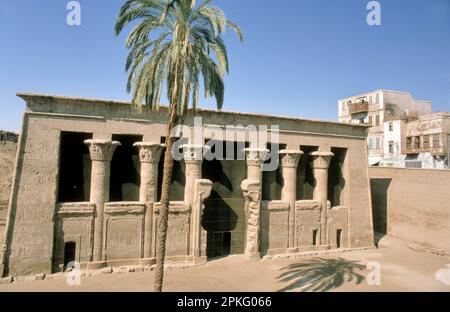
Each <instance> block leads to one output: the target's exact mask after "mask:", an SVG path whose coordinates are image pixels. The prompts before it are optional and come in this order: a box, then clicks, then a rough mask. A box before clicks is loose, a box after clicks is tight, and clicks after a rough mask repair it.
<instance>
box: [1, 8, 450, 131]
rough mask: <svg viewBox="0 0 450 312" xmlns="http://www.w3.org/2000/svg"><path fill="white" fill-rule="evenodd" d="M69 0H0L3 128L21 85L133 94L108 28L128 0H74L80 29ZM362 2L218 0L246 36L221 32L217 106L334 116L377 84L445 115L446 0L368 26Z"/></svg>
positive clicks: (15, 118)
mask: <svg viewBox="0 0 450 312" xmlns="http://www.w3.org/2000/svg"><path fill="white" fill-rule="evenodd" d="M68 2H69V1H68V0H0V38H1V39H0V53H1V54H0V128H3V129H8V130H19V128H20V122H21V118H22V113H23V110H24V103H23V102H22V100H21V99H19V98H17V97H16V96H15V94H16V92H18V91H27V92H36V93H45V94H59V95H69V96H82V97H94V98H105V99H118V100H129V99H130V96H129V95H128V94H126V92H125V81H126V78H127V75H126V73H125V71H124V62H125V57H126V54H127V51H126V49H125V48H124V39H125V34H123V35H121V36H120V37H116V36H115V35H114V32H113V25H114V22H115V18H116V16H117V13H118V10H119V8H120V6H121V4H122V3H123V0H79V2H80V4H81V14H82V16H81V17H82V20H81V23H82V24H81V26H79V27H70V26H68V25H67V24H66V15H67V13H68V11H67V10H66V4H67V3H68ZM368 2H369V1H368V0H277V1H269V0H215V1H214V4H215V5H218V6H220V7H221V8H222V9H223V10H224V11H225V13H226V14H227V17H228V18H229V19H232V20H233V21H235V22H237V23H238V24H239V25H240V26H241V27H242V29H243V31H244V34H245V43H244V44H240V43H239V41H238V40H237V39H236V38H235V36H233V35H232V33H231V32H229V33H227V35H226V42H227V45H228V49H229V58H230V63H231V64H230V65H231V67H230V75H229V76H228V77H227V78H226V94H225V107H224V109H226V110H237V111H244V112H259V113H269V114H279V115H288V116H299V117H305V118H313V119H328V120H336V119H337V104H336V101H337V99H339V98H343V97H346V96H350V95H354V94H359V93H362V92H366V91H372V90H375V89H379V88H384V89H390V90H401V91H409V92H411V93H412V95H413V96H414V97H415V98H418V99H426V100H431V101H433V109H434V110H436V111H438V110H439V111H450V0H422V1H419V0H384V1H383V0H381V1H379V2H380V3H381V8H382V11H381V13H382V25H381V26H368V25H367V23H366V16H367V14H368V11H367V10H366V5H367V3H368ZM201 106H202V107H208V108H212V107H214V102H213V101H211V100H208V101H206V100H203V101H202V104H201Z"/></svg>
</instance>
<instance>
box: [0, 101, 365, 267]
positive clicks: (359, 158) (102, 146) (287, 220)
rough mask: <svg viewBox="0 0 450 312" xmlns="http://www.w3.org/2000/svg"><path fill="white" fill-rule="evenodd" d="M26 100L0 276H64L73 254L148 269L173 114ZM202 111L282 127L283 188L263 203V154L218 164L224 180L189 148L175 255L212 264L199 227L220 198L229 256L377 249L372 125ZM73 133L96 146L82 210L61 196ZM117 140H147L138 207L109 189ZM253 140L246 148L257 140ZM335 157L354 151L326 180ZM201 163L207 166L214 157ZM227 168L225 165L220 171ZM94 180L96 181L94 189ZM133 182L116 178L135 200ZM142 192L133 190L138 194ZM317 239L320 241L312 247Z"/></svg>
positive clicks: (176, 210)
mask: <svg viewBox="0 0 450 312" xmlns="http://www.w3.org/2000/svg"><path fill="white" fill-rule="evenodd" d="M21 96H22V98H24V100H25V101H26V103H27V111H26V113H25V115H24V120H23V128H22V139H21V140H20V146H19V153H18V155H19V158H18V160H17V176H16V177H17V179H15V182H14V185H13V189H12V197H11V198H12V200H13V203H14V204H13V205H10V207H11V212H12V214H11V215H12V217H13V218H12V219H11V220H10V222H9V223H8V224H10V226H9V227H8V231H7V235H6V237H7V244H6V246H5V247H6V248H5V249H4V250H5V252H4V253H2V259H1V260H2V263H1V265H3V267H0V274H1V273H2V269H5V270H4V271H3V275H5V274H12V275H17V274H19V275H21V274H31V273H50V272H51V271H58V270H60V269H61V266H64V264H65V262H66V261H68V259H67V258H68V257H66V256H65V255H64V253H65V252H66V251H70V252H66V254H70V256H71V257H70V258H71V259H72V258H73V259H74V260H79V261H81V262H82V264H83V263H86V262H88V264H87V265H88V267H93V266H96V265H102V266H104V265H111V264H114V263H125V262H127V261H128V262H132V261H134V262H133V263H135V262H136V261H137V262H140V261H144V260H145V261H147V263H152V261H154V257H155V248H156V247H155V242H156V241H157V231H156V229H157V227H158V224H159V206H158V205H159V203H158V201H159V194H158V193H160V191H159V190H157V189H158V185H160V184H161V183H160V181H158V179H159V178H160V177H158V175H159V174H158V171H160V170H158V162H159V161H158V159H159V158H160V152H161V151H160V149H161V144H160V143H161V142H162V141H163V139H164V135H165V128H166V120H167V111H166V109H165V108H161V109H160V111H159V112H150V111H147V110H143V111H141V112H139V111H136V110H134V109H133V108H132V107H131V106H130V105H129V104H127V103H121V102H112V101H101V100H90V99H79V98H65V97H51V96H40V95H21ZM198 114H199V116H201V117H203V124H204V125H208V124H209V125H219V126H222V127H223V126H229V125H233V126H239V127H240V128H242V127H246V126H250V125H255V126H260V125H261V126H265V125H279V127H280V128H279V131H278V130H273V131H272V130H271V131H268V132H270V133H269V134H270V136H272V135H274V131H277V132H278V133H277V134H278V136H279V140H280V145H282V146H283V148H285V150H283V151H280V155H281V156H282V157H281V158H282V161H281V164H280V166H281V167H282V168H281V171H280V172H279V173H278V174H279V175H280V176H281V178H282V181H278V180H277V179H278V178H277V179H275V180H277V181H275V182H276V183H274V184H273V187H274V189H273V190H274V191H273V192H269V194H270V195H269V196H268V197H272V196H274V197H275V198H273V197H272V198H268V199H267V200H263V201H261V199H262V196H261V190H262V188H263V187H264V184H265V179H263V175H262V173H261V163H262V158H261V156H260V155H259V150H258V152H256V151H257V150H255V149H249V151H248V153H247V155H246V157H247V158H246V159H245V160H242V161H241V160H240V161H239V162H238V163H236V165H235V166H234V165H232V164H231V163H230V161H224V162H221V164H220V166H219V165H218V166H217V167H213V168H212V171H213V172H212V173H219V176H214V174H212V175H211V174H206V173H207V172H206V171H207V170H205V172H202V162H203V157H202V155H200V159H197V157H195V156H196V154H197V153H198V151H197V149H198V146H195V145H192V143H191V145H187V146H188V152H187V153H185V154H184V156H185V159H184V162H183V164H184V165H183V166H181V167H182V168H178V169H176V170H175V176H173V177H172V178H173V179H172V180H173V181H172V182H173V184H172V185H173V186H174V187H175V188H176V189H177V190H178V191H175V192H173V195H176V198H172V199H171V200H172V202H171V205H170V216H169V232H168V238H167V255H168V258H169V259H168V260H180V261H193V262H202V261H205V260H206V257H207V249H208V246H207V245H208V235H209V234H210V231H208V229H207V225H206V224H202V222H203V221H205V220H204V217H205V216H206V214H207V213H209V212H214V211H213V209H211V208H215V207H218V206H219V205H218V203H220V205H221V207H222V208H227V209H219V210H220V212H219V218H217V219H216V220H214V218H212V220H213V221H218V222H217V225H218V227H216V228H215V229H214V231H212V232H213V233H214V232H221V227H224V226H227V225H229V224H227V223H233V222H234V224H232V228H231V232H232V233H231V234H232V235H231V238H230V237H229V233H230V232H229V231H228V229H227V232H228V233H223V234H224V237H225V234H226V236H227V239H231V244H232V246H231V249H232V250H230V252H231V253H244V252H245V254H246V255H248V256H251V257H261V256H263V255H264V254H274V253H284V252H286V251H289V252H299V251H301V250H302V249H304V248H309V247H310V248H313V249H314V250H320V249H331V248H335V247H337V245H339V244H338V241H339V243H340V245H341V246H340V247H344V246H345V247H349V248H360V247H369V246H372V245H373V231H372V220H371V202H370V192H369V176H368V169H367V167H368V166H367V150H366V129H365V127H363V126H358V125H349V124H339V123H335V122H325V121H311V120H305V119H296V118H286V117H277V116H265V115H255V114H244V113H233V112H216V111H208V110H200V111H199V112H198ZM193 117H194V116H193V115H192V113H189V114H188V116H187V117H186V119H185V124H186V125H188V126H192V125H193ZM67 132H71V133H87V134H89V137H90V138H92V139H89V140H87V141H82V142H83V143H86V144H87V145H88V147H89V154H87V153H86V155H85V156H86V157H84V156H83V157H84V158H83V159H80V163H81V162H84V160H85V158H86V159H87V157H88V156H89V159H88V160H90V165H91V166H90V169H89V170H86V174H84V171H80V172H81V173H80V175H79V179H80V181H84V182H83V183H81V182H80V184H76V186H78V187H79V188H86V191H84V192H83V193H84V196H80V197H79V199H80V202H75V203H73V202H61V201H60V200H59V198H58V196H59V195H58V189H59V184H60V182H61V181H62V180H61V179H60V175H59V174H60V172H61V171H60V166H61V157H62V156H61V155H62V154H61V138H62V134H64V133H67ZM117 135H120V137H124V136H133V137H134V136H139V139H140V140H142V142H136V143H137V145H135V147H136V148H139V164H138V163H137V159H136V160H135V162H134V160H133V164H134V163H135V165H133V168H135V169H136V171H137V174H139V178H140V182H139V183H140V185H139V201H138V202H137V201H132V202H128V201H125V200H126V199H127V198H128V195H127V196H126V197H125V198H124V197H123V196H122V197H120V198H122V200H124V201H121V202H120V201H119V202H115V201H113V200H111V198H112V196H111V195H116V194H110V192H111V191H112V192H115V191H114V190H111V188H110V186H113V184H110V182H111V168H112V169H113V170H114V166H111V161H112V162H114V151H115V150H116V148H118V147H119V146H121V142H120V141H117V140H116V139H117V138H119V137H118V136H117ZM246 136H247V137H246V138H245V140H246V141H248V136H249V133H246ZM114 138H116V139H114ZM141 138H142V139H141ZM209 138H211V137H205V139H209ZM131 143H132V142H131ZM128 145H129V144H128ZM202 148H203V146H202V147H201V148H200V151H201V150H202ZM336 150H341V151H346V152H345V153H342V155H344V156H343V158H345V159H342V160H340V161H339V162H337V163H335V164H334V169H333V170H330V179H329V177H328V174H329V173H328V171H329V170H328V166H329V164H330V160H331V159H332V158H333V156H334V153H333V152H334V151H336ZM158 151H159V152H158ZM310 152H312V153H310ZM305 153H307V154H308V155H309V156H311V157H309V156H308V158H305V159H307V162H308V164H309V168H310V169H309V171H308V172H309V173H308V174H307V175H306V176H305V177H303V176H301V175H302V172H303V171H305V169H304V167H305V166H306V163H303V165H302V167H300V169H298V168H297V166H298V163H299V158H301V156H302V154H305ZM186 156H187V157H186ZM134 157H135V158H136V155H134ZM305 157H306V156H305ZM204 165H205V166H207V163H206V161H205V162H204ZM139 166H140V168H138V167H139ZM227 166H230V167H227ZM220 167H222V168H221V170H216V169H217V168H220ZM299 171H300V176H301V177H300V178H298V176H299ZM336 171H339V176H338V179H336V181H335V180H333V179H332V177H333V174H334V173H335V172H336ZM88 172H89V174H88ZM311 178H312V179H311ZM86 179H88V180H89V179H90V183H89V184H88V183H87V182H88V181H85V180H86ZM272 180H273V179H272ZM130 181H131V182H130ZM130 181H118V182H120V183H119V184H118V185H119V186H120V185H121V187H119V189H121V190H122V195H123V194H125V193H124V191H127V190H128V186H127V183H131V184H133V186H132V187H133V188H134V189H135V190H134V191H133V192H134V193H136V191H137V182H136V181H137V180H135V179H134V178H133V179H132V180H130ZM299 181H300V184H308V190H307V191H306V190H302V192H298V190H297V189H298V182H299ZM328 181H334V182H336V183H338V184H337V185H334V188H333V192H332V193H333V194H331V195H333V196H332V197H333V202H336V207H332V205H331V204H330V202H329V198H328V197H329V196H330V194H329V193H328V191H327V188H328V187H329V186H333V185H328ZM87 185H89V186H90V190H89V192H87ZM69 186H70V185H69ZM336 186H337V187H336ZM211 188H212V191H211ZM300 189H305V186H304V185H303V186H302V187H301V188H300ZM336 192H337V193H336ZM87 193H89V196H87ZM134 193H133V194H134ZM280 193H281V194H280ZM297 193H299V194H297ZM273 194H274V195H273ZM210 195H211V197H210ZM280 195H281V200H279V197H280ZM336 195H338V197H336ZM82 197H83V198H84V199H83V198H82ZM87 197H89V198H87ZM136 197H137V196H136V194H135V195H133V196H132V197H130V198H133V200H134V199H136ZM208 197H210V198H211V200H210V201H209V202H208V201H207V198H208ZM311 197H312V199H313V201H312V202H311V201H310V200H309V199H311ZM77 198H78V197H77ZM336 198H338V200H337V199H336ZM87 199H89V200H87ZM327 199H328V201H327ZM205 200H206V202H205ZM203 204H205V205H203ZM225 212H227V213H225ZM318 223H319V224H318ZM313 227H314V228H313ZM314 231H317V232H314ZM336 231H340V232H339V233H340V234H339V235H340V236H339V237H340V239H337V238H336V233H335V232H336ZM314 233H315V234H314ZM313 235H316V239H315V242H314V239H313ZM219 237H220V235H219ZM224 240H225V238H224ZM314 243H315V244H314ZM312 245H314V246H312ZM233 246H234V248H235V249H233ZM66 249H67V250H66Z"/></svg>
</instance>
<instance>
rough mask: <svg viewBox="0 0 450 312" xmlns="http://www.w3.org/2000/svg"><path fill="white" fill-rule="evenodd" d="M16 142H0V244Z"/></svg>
mask: <svg viewBox="0 0 450 312" xmlns="http://www.w3.org/2000/svg"><path fill="white" fill-rule="evenodd" d="M16 152H17V143H14V142H9V141H2V142H0V246H1V245H2V244H3V239H4V232H5V225H6V215H7V212H8V202H9V196H10V194H11V185H12V178H13V173H14V162H15V159H16Z"/></svg>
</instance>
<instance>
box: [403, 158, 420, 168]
mask: <svg viewBox="0 0 450 312" xmlns="http://www.w3.org/2000/svg"><path fill="white" fill-rule="evenodd" d="M405 167H406V168H419V169H420V168H422V162H421V161H418V160H414V161H405Z"/></svg>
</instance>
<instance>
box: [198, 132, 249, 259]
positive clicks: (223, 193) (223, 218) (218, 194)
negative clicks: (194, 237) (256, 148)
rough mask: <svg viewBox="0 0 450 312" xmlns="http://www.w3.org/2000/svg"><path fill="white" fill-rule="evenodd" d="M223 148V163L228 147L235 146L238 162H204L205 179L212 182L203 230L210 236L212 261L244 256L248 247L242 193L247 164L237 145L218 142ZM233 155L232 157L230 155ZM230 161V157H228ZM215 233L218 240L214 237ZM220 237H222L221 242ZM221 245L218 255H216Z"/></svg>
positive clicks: (210, 256) (208, 241) (203, 220)
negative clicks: (219, 257) (226, 257)
mask: <svg viewBox="0 0 450 312" xmlns="http://www.w3.org/2000/svg"><path fill="white" fill-rule="evenodd" d="M217 144H223V145H222V147H223V151H224V157H223V158H224V159H225V155H227V146H229V147H231V146H233V148H234V150H235V153H234V156H235V158H234V159H235V160H217V159H214V160H211V161H208V160H205V161H203V169H202V171H203V173H202V174H203V177H204V178H205V179H209V180H211V181H212V182H213V189H212V191H211V196H210V197H209V198H208V199H207V200H206V201H205V211H204V213H203V218H202V226H203V228H204V229H205V230H206V231H207V232H208V240H207V255H208V257H209V258H213V257H217V256H223V254H242V253H244V243H245V203H244V198H243V194H242V190H241V182H242V181H243V180H245V179H246V177H247V163H246V161H245V160H237V159H239V158H241V157H238V155H239V153H237V151H238V148H239V146H240V145H242V143H241V144H238V143H236V142H234V144H233V142H222V141H220V142H216V143H215V145H216V146H217ZM228 154H231V155H232V153H228ZM228 157H230V155H228ZM215 233H225V234H217V235H219V238H217V237H215V236H216V234H215ZM220 235H223V236H222V238H220ZM219 241H220V242H222V248H219V249H218V250H219V251H220V252H219V253H222V255H218V254H219V253H218V252H217V251H216V250H217V248H218V245H217V244H219V243H218V242H219Z"/></svg>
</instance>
